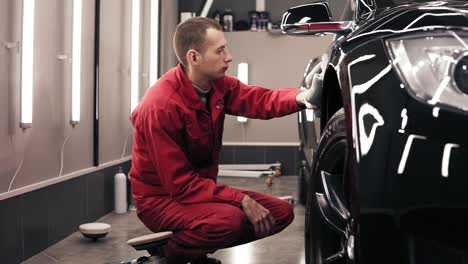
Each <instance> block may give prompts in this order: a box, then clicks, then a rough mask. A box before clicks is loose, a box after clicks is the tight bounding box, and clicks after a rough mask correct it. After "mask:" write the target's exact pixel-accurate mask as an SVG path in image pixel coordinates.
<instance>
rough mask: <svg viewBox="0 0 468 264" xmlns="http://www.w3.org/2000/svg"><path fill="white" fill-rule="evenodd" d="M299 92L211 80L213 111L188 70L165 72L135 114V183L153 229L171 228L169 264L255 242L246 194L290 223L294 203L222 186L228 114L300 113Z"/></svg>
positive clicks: (279, 224)
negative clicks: (220, 172)
mask: <svg viewBox="0 0 468 264" xmlns="http://www.w3.org/2000/svg"><path fill="white" fill-rule="evenodd" d="M299 92H300V90H299V89H292V88H290V89H280V90H269V89H265V88H261V87H258V86H247V85H245V84H243V83H242V82H240V81H239V80H237V79H235V78H232V77H229V76H225V77H224V78H223V79H220V80H217V81H213V82H212V90H211V97H210V100H209V104H210V111H208V110H207V109H206V107H205V105H204V103H203V102H202V100H201V99H200V96H199V95H198V94H197V92H196V90H195V89H194V87H193V86H192V83H191V82H190V80H189V79H188V77H187V75H186V74H185V72H184V70H183V68H182V66H181V65H180V64H179V65H178V66H177V67H175V68H173V69H171V70H170V71H169V72H167V73H166V74H165V75H164V76H162V77H161V79H160V80H159V81H158V82H157V83H156V84H155V85H154V86H153V87H152V88H151V89H150V90H149V91H148V92H147V94H146V95H145V97H144V98H143V100H142V102H141V103H140V104H139V106H138V107H137V108H136V109H135V111H134V112H133V114H132V123H133V126H134V143H133V144H134V145H133V157H132V167H131V170H130V181H131V185H132V192H133V197H134V200H135V204H136V208H137V215H138V217H139V218H140V220H141V221H142V222H143V223H144V224H145V225H146V226H147V227H148V228H149V229H150V230H151V231H153V232H160V231H173V232H174V235H173V237H172V238H171V239H170V240H169V242H168V244H167V245H166V246H165V248H164V253H165V255H166V256H167V257H168V258H169V260H170V261H179V260H180V261H181V262H183V261H188V260H189V259H191V258H194V257H198V256H201V255H205V254H207V253H213V252H214V251H216V250H217V249H220V248H226V247H231V246H235V245H239V244H243V243H247V242H250V241H253V240H255V236H254V231H253V226H252V224H250V222H249V220H248V219H247V217H246V216H245V214H244V212H243V211H242V209H241V208H240V202H241V200H242V198H243V197H244V195H245V194H247V195H249V196H250V197H251V198H252V199H254V200H256V201H257V202H258V203H260V204H261V205H262V206H264V207H265V208H266V209H268V210H269V211H270V212H271V214H272V216H273V217H274V218H275V220H276V226H275V228H274V230H273V233H277V232H279V231H281V230H283V229H284V228H285V227H286V226H288V225H289V224H290V223H291V222H292V220H293V218H294V214H293V211H292V207H291V205H290V204H289V203H287V202H285V201H282V200H280V199H277V198H275V197H272V196H267V195H265V194H261V193H257V192H253V191H245V190H238V189H234V188H230V187H228V186H226V185H222V184H217V183H216V177H217V174H218V164H219V156H220V151H221V145H222V133H223V124H224V116H225V114H232V115H239V116H245V117H249V118H261V119H269V118H273V117H279V116H284V115H287V114H291V113H293V112H297V111H299V110H300V109H301V107H300V106H299V105H298V104H297V103H296V99H295V98H296V95H297V94H298V93H299Z"/></svg>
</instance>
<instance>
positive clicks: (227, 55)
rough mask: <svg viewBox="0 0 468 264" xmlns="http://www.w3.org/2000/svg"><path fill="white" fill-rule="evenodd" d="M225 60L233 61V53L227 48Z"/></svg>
mask: <svg viewBox="0 0 468 264" xmlns="http://www.w3.org/2000/svg"><path fill="white" fill-rule="evenodd" d="M224 60H225V61H226V62H231V61H232V56H231V53H230V52H229V51H228V50H226V58H225V59H224Z"/></svg>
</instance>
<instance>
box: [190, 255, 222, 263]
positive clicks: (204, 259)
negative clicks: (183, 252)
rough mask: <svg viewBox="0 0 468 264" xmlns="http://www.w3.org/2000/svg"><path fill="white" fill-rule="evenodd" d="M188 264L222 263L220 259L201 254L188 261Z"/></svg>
mask: <svg viewBox="0 0 468 264" xmlns="http://www.w3.org/2000/svg"><path fill="white" fill-rule="evenodd" d="M190 264H223V263H222V262H221V261H220V260H218V259H215V258H209V257H207V256H203V257H201V258H197V259H195V260H192V261H190Z"/></svg>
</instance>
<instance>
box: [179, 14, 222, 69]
mask: <svg viewBox="0 0 468 264" xmlns="http://www.w3.org/2000/svg"><path fill="white" fill-rule="evenodd" d="M209 28H213V29H216V30H219V31H223V28H222V27H221V25H220V24H219V23H218V22H217V21H216V20H214V19H211V18H206V17H191V18H189V19H187V20H185V21H184V22H182V23H180V24H179V25H178V26H177V28H176V31H175V33H174V51H175V53H176V56H177V58H178V59H179V62H180V63H181V64H182V65H183V66H185V67H187V57H186V55H187V52H188V51H189V50H191V49H194V50H196V51H199V52H203V44H205V35H206V30H207V29H209Z"/></svg>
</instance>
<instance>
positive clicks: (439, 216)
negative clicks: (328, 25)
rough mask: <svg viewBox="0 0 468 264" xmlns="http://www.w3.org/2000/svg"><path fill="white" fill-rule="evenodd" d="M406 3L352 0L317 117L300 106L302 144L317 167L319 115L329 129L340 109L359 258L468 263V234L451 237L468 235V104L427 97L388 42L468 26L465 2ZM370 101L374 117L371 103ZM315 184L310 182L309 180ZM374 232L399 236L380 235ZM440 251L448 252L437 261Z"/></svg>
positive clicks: (365, 260)
mask: <svg viewBox="0 0 468 264" xmlns="http://www.w3.org/2000/svg"><path fill="white" fill-rule="evenodd" d="M400 2H402V1H397V0H394V1H390V0H386V1H379V0H376V2H374V1H373V0H362V1H361V0H358V1H356V3H357V9H356V12H355V16H354V26H353V31H352V32H351V33H349V34H348V35H341V36H337V37H336V39H335V41H334V42H333V44H332V45H331V46H330V48H329V51H328V54H329V57H330V60H329V66H328V68H327V71H326V73H325V91H326V92H324V98H323V99H322V107H321V115H320V118H319V119H318V120H317V119H316V120H315V121H314V122H307V120H306V119H305V116H306V114H305V111H303V112H302V115H301V117H302V120H301V122H300V123H299V130H300V134H301V146H302V149H303V151H304V155H305V157H306V158H307V159H308V165H309V166H311V167H312V166H313V165H312V164H313V163H314V162H315V161H314V157H312V155H311V153H310V152H313V151H314V149H315V148H316V146H317V145H316V143H314V141H315V139H318V138H320V132H317V130H316V129H315V126H316V125H317V122H320V127H321V128H322V129H323V128H324V126H325V124H326V123H327V121H328V120H329V119H330V118H331V116H332V115H333V114H334V113H335V112H336V111H337V110H338V109H340V108H344V110H345V115H346V120H347V136H348V137H347V138H348V146H349V149H348V157H349V158H348V164H347V172H346V176H347V177H348V180H347V186H345V188H347V191H348V193H349V194H350V196H349V201H348V203H349V207H350V211H351V215H352V217H353V218H354V219H355V220H356V221H357V223H358V225H357V226H356V230H355V232H356V233H357V234H358V238H359V244H360V246H361V249H360V252H359V253H358V254H359V257H358V258H357V263H386V262H385V261H384V260H382V258H385V257H386V256H387V257H388V256H389V255H391V256H393V257H388V258H387V259H388V260H391V261H393V263H395V262H394V261H398V263H468V261H467V256H468V254H467V253H466V252H467V246H466V245H467V244H468V243H467V242H466V241H465V243H461V244H463V245H462V246H460V243H458V244H457V243H456V242H454V241H458V240H462V241H464V240H463V239H465V240H466V238H467V237H468V236H466V235H467V232H466V231H465V230H464V229H466V228H464V229H463V225H462V224H461V223H460V222H459V220H460V219H465V220H466V219H468V217H467V215H468V213H467V210H468V192H467V191H466V189H467V187H468V173H467V167H468V164H467V161H468V153H467V150H466V146H467V145H468V136H467V135H468V133H467V132H468V113H467V112H464V111H460V110H457V109H454V108H453V107H450V106H447V105H444V104H436V105H430V104H428V103H427V102H424V101H422V100H421V99H419V98H417V97H416V96H414V95H413V94H412V93H411V92H409V90H408V84H407V83H406V81H405V80H404V78H402V77H401V75H400V73H399V72H398V69H397V68H396V66H395V64H394V63H393V62H392V61H391V57H390V55H389V49H388V47H387V45H386V40H388V39H390V38H399V37H407V36H410V35H412V34H420V33H421V32H423V33H425V34H428V35H431V34H435V33H437V32H446V31H448V30H451V31H455V32H459V33H467V32H468V2H466V1H432V2H431V1H409V3H408V2H406V3H401V4H400ZM394 3H399V4H398V5H395V4H394ZM428 14H434V15H428ZM311 41H313V39H311ZM428 41H429V40H428ZM466 49H467V50H468V46H467V47H466ZM428 74H430V73H428ZM464 76H465V77H463V76H462V77H460V79H462V78H466V75H464ZM366 84H369V85H368V87H366ZM364 87H366V89H364ZM402 87H403V88H402ZM360 88H361V89H363V90H365V91H362V92H361V91H360ZM371 108H372V109H375V111H376V112H377V113H378V116H379V117H378V118H376V117H375V116H374V115H373V114H369V112H366V111H365V110H366V109H371ZM435 108H438V110H437V109H435ZM373 111H374V110H373ZM375 111H374V112H372V113H375ZM403 112H405V115H403ZM435 113H437V114H435ZM360 114H361V118H360V117H359V116H360ZM403 116H405V117H403ZM404 119H405V120H404ZM373 128H374V132H373ZM373 133H374V136H373V137H372V140H370V138H371V135H372V134H373ZM311 139H313V140H311ZM448 144H453V145H456V146H457V147H456V148H453V149H452V151H451V152H449V153H450V155H449V163H448V164H449V166H448V168H447V169H448V176H444V175H443V174H444V173H443V172H442V171H443V168H442V167H443V166H442V164H443V162H444V161H443V160H444V156H446V155H445V154H444V153H446V147H447V145H448ZM408 145H409V146H410V147H408ZM407 150H408V151H407ZM405 153H406V154H405ZM405 156H406V157H405ZM404 161H405V162H404ZM402 164H403V165H404V166H402ZM401 168H403V169H401ZM311 177H319V175H312V176H311ZM309 184H311V185H310V186H309V188H310V189H313V187H314V186H312V185H313V181H310V183H309ZM309 195H313V194H312V193H309ZM309 199H310V198H309ZM455 216H458V217H455ZM369 217H371V218H369ZM369 219H378V220H375V221H373V220H369ZM382 219H383V220H382ZM381 220H382V221H381ZM437 221H439V222H437ZM451 223H453V225H452V224H451ZM306 224H307V223H306ZM441 230H443V231H441ZM377 232H381V234H387V235H389V236H392V235H394V236H395V237H390V238H389V237H386V238H383V237H381V238H379V235H378V233H377ZM442 233H443V234H445V236H443V235H440V234H442ZM376 239H382V240H381V241H382V242H383V241H387V242H389V243H390V242H391V243H394V244H395V243H396V244H398V245H397V246H395V245H393V246H392V245H387V246H388V248H387V250H382V248H383V247H384V245H380V244H379V241H378V240H377V241H376ZM415 241H416V242H415ZM418 241H419V242H418ZM421 241H422V242H421ZM427 241H431V242H427ZM411 243H413V244H411ZM414 243H416V246H414ZM418 243H419V244H418ZM428 243H429V244H430V245H429V244H428ZM431 243H432V244H431ZM411 245H413V248H411ZM428 245H429V246H428ZM434 245H436V246H434ZM419 246H420V247H421V248H424V247H425V246H428V247H427V248H426V250H430V251H431V250H432V251H431V252H432V254H435V255H438V256H439V257H434V258H432V259H428V258H427V256H423V255H424V250H422V251H421V250H420V248H418V247H419ZM306 250H307V249H306ZM455 251H457V253H454V252H455ZM454 254H455V255H456V256H460V257H453V256H454ZM457 254H458V255H457ZM444 256H445V258H444ZM440 257H441V258H442V259H445V261H443V262H440Z"/></svg>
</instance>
